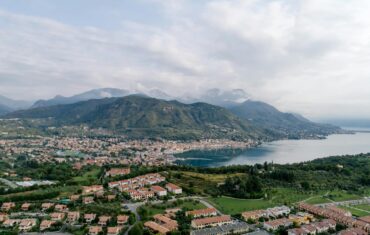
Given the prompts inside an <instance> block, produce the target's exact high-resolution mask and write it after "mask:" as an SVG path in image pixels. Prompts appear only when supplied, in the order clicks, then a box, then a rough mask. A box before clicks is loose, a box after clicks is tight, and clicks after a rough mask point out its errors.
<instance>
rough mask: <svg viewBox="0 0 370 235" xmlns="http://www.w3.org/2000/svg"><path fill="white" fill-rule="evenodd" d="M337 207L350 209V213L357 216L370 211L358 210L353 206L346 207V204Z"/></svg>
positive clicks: (365, 214)
mask: <svg viewBox="0 0 370 235" xmlns="http://www.w3.org/2000/svg"><path fill="white" fill-rule="evenodd" d="M339 207H340V208H343V209H345V210H347V211H350V212H351V213H352V215H354V216H357V217H361V216H368V215H370V212H366V211H362V210H358V209H356V208H355V207H347V206H339Z"/></svg>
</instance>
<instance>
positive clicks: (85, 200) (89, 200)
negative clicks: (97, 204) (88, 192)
mask: <svg viewBox="0 0 370 235" xmlns="http://www.w3.org/2000/svg"><path fill="white" fill-rule="evenodd" d="M82 203H83V204H91V203H94V197H84V198H82Z"/></svg>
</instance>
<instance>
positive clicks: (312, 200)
mask: <svg viewBox="0 0 370 235" xmlns="http://www.w3.org/2000/svg"><path fill="white" fill-rule="evenodd" d="M305 202H306V203H308V204H322V203H329V202H331V201H330V200H329V199H327V198H325V197H323V196H316V197H312V198H310V199H308V200H307V201H305Z"/></svg>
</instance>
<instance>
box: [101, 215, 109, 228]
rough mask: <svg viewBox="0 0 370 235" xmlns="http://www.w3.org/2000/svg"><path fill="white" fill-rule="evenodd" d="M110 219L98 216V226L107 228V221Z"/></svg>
mask: <svg viewBox="0 0 370 235" xmlns="http://www.w3.org/2000/svg"><path fill="white" fill-rule="evenodd" d="M110 219H111V217H110V216H106V215H102V216H99V222H98V224H99V225H100V226H107V224H108V222H109V220H110Z"/></svg>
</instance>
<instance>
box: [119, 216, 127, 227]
mask: <svg viewBox="0 0 370 235" xmlns="http://www.w3.org/2000/svg"><path fill="white" fill-rule="evenodd" d="M128 218H129V217H128V216H127V215H118V216H117V224H118V225H119V226H122V225H124V224H126V223H127V222H128Z"/></svg>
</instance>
